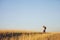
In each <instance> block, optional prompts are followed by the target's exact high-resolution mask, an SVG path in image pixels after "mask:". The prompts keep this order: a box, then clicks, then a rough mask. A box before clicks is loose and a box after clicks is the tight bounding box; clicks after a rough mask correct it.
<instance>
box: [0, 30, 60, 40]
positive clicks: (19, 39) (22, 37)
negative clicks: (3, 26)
mask: <svg viewBox="0 0 60 40" xmlns="http://www.w3.org/2000/svg"><path fill="white" fill-rule="evenodd" d="M0 40H60V32H46V33H42V32H33V31H19V30H0Z"/></svg>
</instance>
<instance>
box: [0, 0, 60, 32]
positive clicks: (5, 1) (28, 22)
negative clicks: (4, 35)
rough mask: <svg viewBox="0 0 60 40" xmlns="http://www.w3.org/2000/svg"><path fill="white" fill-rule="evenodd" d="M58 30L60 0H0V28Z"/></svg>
mask: <svg viewBox="0 0 60 40" xmlns="http://www.w3.org/2000/svg"><path fill="white" fill-rule="evenodd" d="M43 25H45V26H46V27H47V31H48V32H60V0H0V30H3V29H5V30H6V29H9V30H11V29H12V30H35V31H41V29H42V26H43Z"/></svg>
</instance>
